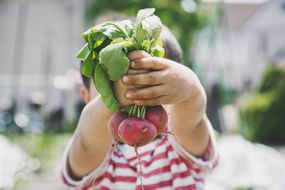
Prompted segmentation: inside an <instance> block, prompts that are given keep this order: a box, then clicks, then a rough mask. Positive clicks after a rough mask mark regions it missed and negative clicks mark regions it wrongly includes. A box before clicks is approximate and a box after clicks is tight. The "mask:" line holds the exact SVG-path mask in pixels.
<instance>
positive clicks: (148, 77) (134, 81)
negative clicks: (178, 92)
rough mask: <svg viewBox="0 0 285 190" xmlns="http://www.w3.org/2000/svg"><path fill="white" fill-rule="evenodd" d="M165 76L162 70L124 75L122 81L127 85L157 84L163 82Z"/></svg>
mask: <svg viewBox="0 0 285 190" xmlns="http://www.w3.org/2000/svg"><path fill="white" fill-rule="evenodd" d="M165 78H166V77H165V74H164V73H163V72H162V71H157V72H149V73H146V74H133V75H125V76H124V77H123V78H122V81H123V83H125V84H127V85H157V84H162V83H164V82H165V81H166V79H165Z"/></svg>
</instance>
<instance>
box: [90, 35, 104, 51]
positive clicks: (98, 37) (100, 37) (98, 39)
mask: <svg viewBox="0 0 285 190" xmlns="http://www.w3.org/2000/svg"><path fill="white" fill-rule="evenodd" d="M90 36H91V38H92V40H93V41H94V43H93V49H95V48H97V47H99V46H100V45H101V44H102V43H103V42H104V41H106V40H107V36H105V35H104V34H102V33H100V32H96V33H92V34H90Z"/></svg>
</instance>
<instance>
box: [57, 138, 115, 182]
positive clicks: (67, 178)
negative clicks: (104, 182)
mask: <svg viewBox="0 0 285 190" xmlns="http://www.w3.org/2000/svg"><path fill="white" fill-rule="evenodd" d="M72 141H73V138H71V139H70V141H69V143H68V145H67V147H66V149H65V151H64V155H63V160H62V167H61V178H62V181H63V183H64V184H66V185H67V186H69V187H84V186H85V185H86V184H89V183H93V182H94V181H95V180H96V178H97V177H99V176H100V175H102V174H103V172H104V171H105V168H106V166H107V164H108V161H109V159H108V158H109V157H110V155H109V154H110V152H111V151H109V153H108V154H107V155H106V157H105V158H104V160H103V162H102V163H101V164H100V165H99V166H98V167H97V168H96V169H95V170H93V171H92V172H91V173H89V174H88V175H86V176H83V177H82V178H81V179H80V180H75V179H73V178H72V177H71V175H70V173H69V171H68V153H69V150H70V147H71V144H72Z"/></svg>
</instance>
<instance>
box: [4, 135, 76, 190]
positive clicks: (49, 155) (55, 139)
mask: <svg viewBox="0 0 285 190" xmlns="http://www.w3.org/2000/svg"><path fill="white" fill-rule="evenodd" d="M5 136H6V137H7V138H8V139H9V140H10V142H12V143H14V144H17V145H18V146H20V147H21V148H22V149H23V150H24V151H25V152H27V153H28V154H29V155H30V156H31V157H33V158H36V159H38V160H39V161H40V164H41V165H40V168H39V169H38V170H36V171H35V172H34V173H33V174H32V175H36V176H39V175H41V174H42V173H44V172H45V171H46V170H48V169H49V168H50V167H51V166H50V165H51V164H52V161H53V160H54V159H57V158H58V157H60V156H59V155H62V153H63V149H64V147H65V146H66V143H67V141H68V139H69V138H70V136H71V135H70V134H54V133H47V134H22V135H15V134H5ZM30 181H31V177H29V176H26V177H20V178H19V180H17V183H16V185H15V187H14V188H13V189H14V190H18V189H22V187H24V186H25V185H26V184H27V183H29V182H30Z"/></svg>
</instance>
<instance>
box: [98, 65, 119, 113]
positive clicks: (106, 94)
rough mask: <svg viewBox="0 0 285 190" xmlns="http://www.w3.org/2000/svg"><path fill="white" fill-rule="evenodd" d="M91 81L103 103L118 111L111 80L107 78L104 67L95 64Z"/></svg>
mask: <svg viewBox="0 0 285 190" xmlns="http://www.w3.org/2000/svg"><path fill="white" fill-rule="evenodd" d="M93 82H94V85H95V87H96V89H97V90H98V91H99V93H100V94H101V97H102V100H103V102H104V103H105V105H106V106H107V107H108V108H109V109H110V110H111V111H112V112H118V111H119V103H118V101H117V99H116V98H115V96H114V93H113V90H112V85H111V81H110V80H109V76H108V74H107V72H106V71H105V69H104V67H103V66H102V65H100V64H97V65H96V68H95V72H94V76H93Z"/></svg>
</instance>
